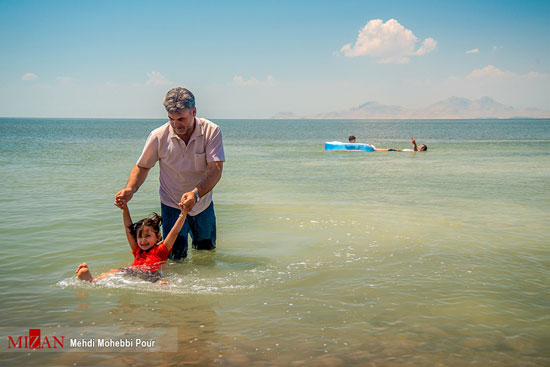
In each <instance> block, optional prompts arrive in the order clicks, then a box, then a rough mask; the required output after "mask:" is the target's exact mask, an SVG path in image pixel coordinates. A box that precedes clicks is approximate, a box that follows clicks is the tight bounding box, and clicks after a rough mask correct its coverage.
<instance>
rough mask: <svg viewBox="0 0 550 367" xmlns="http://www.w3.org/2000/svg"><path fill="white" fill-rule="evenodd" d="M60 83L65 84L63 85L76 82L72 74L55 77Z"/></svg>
mask: <svg viewBox="0 0 550 367" xmlns="http://www.w3.org/2000/svg"><path fill="white" fill-rule="evenodd" d="M55 79H56V80H57V81H58V82H59V83H60V84H63V85H68V84H72V83H74V81H75V80H74V79H73V78H71V77H70V76H58V77H57V78H55Z"/></svg>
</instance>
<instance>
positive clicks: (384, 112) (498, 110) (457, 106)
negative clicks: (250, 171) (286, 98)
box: [272, 97, 550, 119]
mask: <svg viewBox="0 0 550 367" xmlns="http://www.w3.org/2000/svg"><path fill="white" fill-rule="evenodd" d="M272 118H273V119H477V118H498V119H500V118H550V111H548V110H542V109H538V108H516V107H512V106H506V105H503V104H502V103H499V102H497V101H495V100H494V99H492V98H490V97H482V98H480V99H477V100H470V99H468V98H460V97H450V98H447V99H445V100H442V101H439V102H436V103H434V104H432V105H430V106H428V107H424V108H405V107H402V106H395V105H384V104H380V103H378V102H366V103H363V104H362V105H359V106H357V107H352V108H349V109H346V110H340V111H333V112H326V113H317V114H309V115H298V114H294V113H292V112H281V113H278V114H277V115H275V116H273V117H272Z"/></svg>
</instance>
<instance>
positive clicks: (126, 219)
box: [121, 203, 138, 251]
mask: <svg viewBox="0 0 550 367" xmlns="http://www.w3.org/2000/svg"><path fill="white" fill-rule="evenodd" d="M121 209H122V223H123V224H124V230H125V232H126V238H127V239H128V244H129V245H130V248H131V249H132V251H134V250H135V249H136V248H137V247H138V244H137V241H136V239H135V238H134V236H132V233H131V232H130V228H128V227H130V226H131V225H132V218H130V210H128V205H126V203H124V204H122V207H121Z"/></svg>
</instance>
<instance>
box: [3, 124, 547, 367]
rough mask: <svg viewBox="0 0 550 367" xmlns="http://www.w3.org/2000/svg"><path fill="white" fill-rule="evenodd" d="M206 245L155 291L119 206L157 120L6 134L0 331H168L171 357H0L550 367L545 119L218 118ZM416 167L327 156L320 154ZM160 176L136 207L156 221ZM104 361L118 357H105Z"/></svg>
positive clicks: (28, 128) (16, 128) (14, 362)
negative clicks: (217, 172)
mask: <svg viewBox="0 0 550 367" xmlns="http://www.w3.org/2000/svg"><path fill="white" fill-rule="evenodd" d="M214 122H216V123H217V124H219V125H220V126H221V128H222V132H223V136H224V146H225V152H226V160H227V161H226V163H225V165H224V173H223V177H222V180H221V181H220V183H219V184H218V185H217V186H216V188H215V190H214V192H215V194H214V201H215V207H216V214H217V219H218V248H217V250H216V251H214V252H197V251H194V250H192V251H190V256H189V258H188V259H186V260H185V261H183V262H179V263H175V262H170V263H169V264H167V265H166V266H165V270H164V278H165V280H166V281H167V282H168V283H169V284H167V285H159V284H150V283H146V282H142V281H140V280H137V279H133V278H128V277H114V278H112V279H107V280H105V281H101V282H99V283H97V284H93V285H92V284H84V283H81V282H79V281H77V279H76V278H75V276H74V270H75V269H76V267H77V265H78V264H80V263H81V262H87V263H88V265H89V267H90V269H91V270H92V272H93V273H95V274H99V273H101V272H103V271H107V270H109V269H112V268H117V267H121V266H124V265H127V264H129V263H130V262H131V261H132V255H131V254H130V251H129V247H128V245H127V243H126V239H125V235H124V232H123V230H122V221H121V214H120V210H119V209H118V208H116V207H115V206H114V205H113V204H112V202H113V198H114V194H115V193H116V192H117V191H118V190H119V189H120V188H122V187H123V186H124V185H125V183H126V180H127V178H128V173H129V171H130V169H131V167H132V165H133V164H134V163H135V161H136V160H137V158H138V156H139V154H140V153H141V150H142V148H143V143H144V141H145V138H146V137H147V134H148V133H149V131H150V130H152V129H154V128H155V127H157V126H160V125H161V124H162V123H164V121H162V120H108V119H100V120H94V119H75V120H71V119H8V118H3V119H0V152H1V154H0V168H1V170H2V173H1V177H2V179H1V181H0V202H1V205H2V214H3V216H2V220H1V221H0V237H1V239H2V240H1V241H2V243H1V249H0V252H1V256H0V288H1V292H2V297H1V300H0V305H1V309H2V314H3V316H2V318H1V322H0V328H1V330H8V329H10V330H12V329H15V330H20V333H19V334H18V335H23V334H25V333H27V331H28V329H30V328H59V329H61V330H63V329H65V328H83V329H85V328H90V329H93V328H101V327H109V328H116V329H118V330H125V329H131V328H142V329H144V330H148V329H151V330H152V329H162V328H169V327H176V328H177V348H178V352H177V353H136V352H134V353H105V352H101V351H95V350H94V351H90V352H87V353H85V354H83V353H67V352H60V353H45V352H43V351H30V350H29V351H27V350H26V351H24V352H15V353H13V352H10V353H7V352H6V348H5V345H4V344H5V343H4V342H5V339H6V335H1V337H2V343H3V344H2V346H1V347H2V348H3V350H0V355H1V357H0V358H1V359H0V361H1V364H2V365H3V366H29V365H41V366H72V365H74V366H82V365H96V366H97V365H109V366H126V365H134V366H141V365H143V366H149V365H156V364H159V363H160V364H162V365H199V366H202V365H204V366H211V365H219V366H237V365H243V366H287V365H288V366H351V365H360V366H406V365H411V366H435V365H441V366H473V365H476V366H543V365H549V364H550V353H549V352H548V344H549V342H550V335H549V330H550V321H549V314H550V313H549V308H550V289H549V288H550V287H549V285H550V282H549V280H550V279H549V278H550V277H549V269H550V248H549V238H550V229H549V228H550V226H549V223H550V120H520V119H517V120H464V121H462V120H453V121H450V120H437V121H434V120H414V121H312V120H296V121H287V120H284V121H283V120H245V121H239V120H215V121H214ZM352 134H353V135H356V136H357V137H358V141H359V142H370V143H372V144H374V145H376V146H377V147H380V148H384V147H387V148H399V149H402V148H410V147H411V144H410V137H411V136H414V137H416V139H417V141H418V143H419V144H422V143H425V144H427V145H428V147H429V151H428V152H417V153H405V152H372V153H367V152H325V151H324V142H325V141H333V140H341V141H345V140H346V139H347V136H348V135H352ZM157 177H158V170H157V168H156V167H155V168H154V169H153V170H152V171H151V173H150V175H149V179H148V180H147V181H146V183H145V184H144V186H143V187H142V188H141V190H140V191H139V192H138V193H137V194H136V195H135V196H134V199H133V200H132V201H131V202H130V210H131V213H132V216H133V218H135V219H137V218H141V217H144V216H146V215H148V214H149V213H151V212H152V211H160V203H159V199H158V178H157ZM113 357H115V358H113Z"/></svg>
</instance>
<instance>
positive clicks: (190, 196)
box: [180, 191, 197, 211]
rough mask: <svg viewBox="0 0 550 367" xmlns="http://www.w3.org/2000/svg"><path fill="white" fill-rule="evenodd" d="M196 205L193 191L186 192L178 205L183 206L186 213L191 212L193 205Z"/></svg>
mask: <svg viewBox="0 0 550 367" xmlns="http://www.w3.org/2000/svg"><path fill="white" fill-rule="evenodd" d="M196 203H197V197H196V196H195V193H194V192H193V191H189V192H186V193H185V194H183V195H182V197H181V202H180V204H181V205H183V206H184V207H185V208H186V209H187V211H191V209H193V207H194V206H195V204H196Z"/></svg>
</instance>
